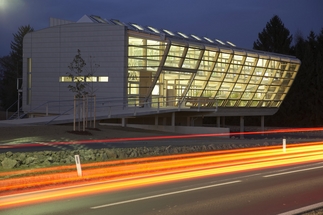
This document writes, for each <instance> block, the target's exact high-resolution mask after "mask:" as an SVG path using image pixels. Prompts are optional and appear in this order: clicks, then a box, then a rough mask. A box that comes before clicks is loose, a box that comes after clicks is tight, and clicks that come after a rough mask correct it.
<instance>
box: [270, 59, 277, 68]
mask: <svg viewBox="0 0 323 215" xmlns="http://www.w3.org/2000/svg"><path fill="white" fill-rule="evenodd" d="M278 65H279V62H278V61H275V60H271V61H269V64H268V68H277V67H278Z"/></svg>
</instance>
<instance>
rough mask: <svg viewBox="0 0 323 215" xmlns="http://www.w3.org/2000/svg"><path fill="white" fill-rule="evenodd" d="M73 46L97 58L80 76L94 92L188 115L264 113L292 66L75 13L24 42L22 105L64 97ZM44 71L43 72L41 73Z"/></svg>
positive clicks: (278, 98) (282, 59) (295, 65)
mask: <svg viewBox="0 0 323 215" xmlns="http://www.w3.org/2000/svg"><path fill="white" fill-rule="evenodd" d="M102 32H103V33H102ZM44 44H45V45H46V48H47V49H45V48H44V47H43V45H44ZM49 44H52V46H51V45H49ZM55 44H56V45H55ZM49 49H52V50H51V51H49ZM77 49H80V50H82V52H83V53H90V54H91V55H92V56H95V57H96V59H98V61H99V63H100V64H101V67H100V69H101V71H99V72H98V73H97V74H95V75H93V74H92V76H91V77H88V76H87V77H84V79H83V80H84V82H91V84H94V85H95V87H96V88H98V89H99V90H98V91H97V92H96V96H97V97H98V98H105V99H116V98H119V99H121V100H122V102H123V103H125V104H127V106H128V107H132V106H136V107H137V106H139V107H141V106H149V107H150V108H169V107H174V108H175V107H181V108H182V109H181V110H183V111H184V110H185V114H186V115H187V116H188V117H189V116H190V114H192V116H197V115H196V109H198V110H199V111H201V110H202V111H203V115H204V116H206V115H209V116H218V117H220V116H251V115H258V116H264V115H272V114H274V113H275V112H276V111H277V110H278V108H279V106H280V105H281V103H282V102H283V100H284V98H285V97H286V94H287V93H288V91H289V89H290V87H291V85H292V83H293V80H294V79H295V77H296V74H297V71H298V69H299V66H300V61H299V60H298V59H297V58H295V57H293V56H287V55H281V54H276V53H269V52H263V51H256V50H248V49H243V48H238V47H236V46H235V45H234V44H233V43H232V42H228V41H220V40H218V39H216V38H208V37H203V36H197V35H188V34H185V33H183V32H176V31H170V30H167V29H157V28H154V27H152V26H141V25H138V24H135V23H124V22H121V21H119V20H106V19H102V18H101V17H99V16H83V17H82V18H81V19H80V20H79V21H78V22H69V21H65V20H59V19H51V26H50V27H49V28H47V29H43V30H40V31H36V32H33V33H30V34H28V35H27V37H26V38H25V40H24V62H25V68H24V69H25V71H24V79H25V81H24V91H25V92H24V106H25V111H27V112H28V111H31V112H32V110H33V109H34V107H35V106H39V105H41V104H42V103H45V102H47V101H48V98H53V99H56V100H64V99H67V98H68V97H67V95H68V94H69V92H68V90H67V85H68V84H71V83H73V82H74V81H75V80H73V79H72V78H70V77H67V76H66V70H67V66H68V64H69V63H70V62H71V60H72V59H73V55H75V53H76V50H77ZM40 53H42V54H40ZM44 53H46V54H45V55H44ZM53 59H54V60H53ZM46 63H47V65H50V66H49V67H47V68H45V67H44V64H46ZM27 65H29V66H27ZM30 65H32V67H31V66H30ZM40 68H41V69H40ZM38 70H39V71H38ZM46 70H47V72H48V74H51V75H50V77H49V76H47V77H46V76H44V73H46ZM32 71H33V72H32ZM52 73H56V75H54V74H52ZM31 74H32V75H31ZM39 77H42V78H41V80H45V79H46V80H45V81H48V83H49V82H50V83H52V84H53V83H54V85H53V86H55V89H56V90H57V91H58V92H59V93H58V94H57V93H54V94H53V92H52V91H48V92H47V94H46V90H45V91H44V89H42V87H41V86H40V84H39V80H40V79H38V78H39ZM37 79H38V81H37ZM31 80H33V81H31ZM32 82H33V83H32ZM28 83H29V84H28ZM31 86H33V87H31ZM107 92H110V93H109V94H108V95H107ZM111 92H112V93H111ZM68 96H71V95H68ZM40 98H41V99H40ZM46 98H47V100H46ZM214 109H217V111H214ZM52 111H53V113H56V114H60V113H61V112H62V111H65V110H64V108H58V109H57V108H56V109H52ZM190 111H191V112H190ZM208 111H209V113H208ZM147 114H148V112H147Z"/></svg>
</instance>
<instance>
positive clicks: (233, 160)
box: [0, 144, 323, 191]
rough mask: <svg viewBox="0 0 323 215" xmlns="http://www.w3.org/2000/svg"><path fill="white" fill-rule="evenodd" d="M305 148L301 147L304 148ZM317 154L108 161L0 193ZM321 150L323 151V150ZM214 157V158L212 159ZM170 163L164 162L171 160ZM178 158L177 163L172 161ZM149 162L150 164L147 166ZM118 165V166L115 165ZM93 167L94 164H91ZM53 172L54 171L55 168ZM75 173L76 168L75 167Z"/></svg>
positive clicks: (4, 183) (12, 183)
mask: <svg viewBox="0 0 323 215" xmlns="http://www.w3.org/2000/svg"><path fill="white" fill-rule="evenodd" d="M303 145H304V144H303ZM313 147H314V148H316V149H317V150H320V148H322V147H323V145H314V146H313V144H309V145H307V146H306V147H302V149H301V151H299V149H298V148H290V149H289V153H288V154H282V153H281V149H278V148H276V149H275V148H273V147H272V149H271V150H268V149H267V150H264V149H262V150H259V149H258V150H231V151H229V150H228V151H226V153H223V152H221V151H216V152H205V153H193V154H184V155H173V156H160V157H155V158H141V159H140V158H139V159H131V162H130V161H127V160H124V161H111V162H105V163H106V164H110V165H111V164H113V165H111V166H108V167H105V168H100V169H98V168H96V169H85V170H83V177H82V178H79V177H78V176H77V175H76V172H75V171H72V172H71V171H70V172H64V173H59V174H57V173H52V174H45V175H39V176H37V177H35V176H29V177H23V178H10V179H6V180H1V181H0V185H1V186H0V191H8V190H12V189H19V188H28V187H35V186H40V185H49V184H58V183H63V182H64V183H66V182H74V181H78V180H80V179H83V180H85V179H86V180H89V179H95V178H102V177H105V178H115V177H120V176H129V175H136V174H143V173H146V172H150V173H151V172H158V171H166V170H170V169H171V170H176V171H178V170H182V171H184V170H190V168H198V167H202V168H218V167H223V166H232V165H239V164H243V163H249V162H261V161H268V160H269V161H274V160H277V159H284V158H291V157H297V156H299V155H298V154H301V155H303V153H304V152H307V151H311V150H313ZM322 149H323V148H322ZM215 155H217V156H215ZM170 158H172V159H171V160H166V159H170ZM174 158H177V159H174ZM148 161H150V162H148ZM117 164H118V165H117ZM91 165H92V166H93V165H96V164H91ZM54 169H56V168H54ZM74 169H75V166H74Z"/></svg>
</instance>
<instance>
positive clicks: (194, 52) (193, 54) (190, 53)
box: [186, 48, 201, 59]
mask: <svg viewBox="0 0 323 215" xmlns="http://www.w3.org/2000/svg"><path fill="white" fill-rule="evenodd" d="M200 54H201V50H199V49H194V48H188V50H187V53H186V58H194V59H199V58H200Z"/></svg>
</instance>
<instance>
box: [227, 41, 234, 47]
mask: <svg viewBox="0 0 323 215" xmlns="http://www.w3.org/2000/svg"><path fill="white" fill-rule="evenodd" d="M227 43H228V44H229V45H230V46H234V47H235V46H236V45H234V44H233V43H231V42H229V41H227Z"/></svg>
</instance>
